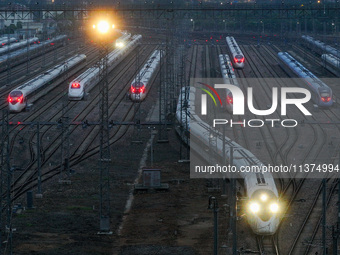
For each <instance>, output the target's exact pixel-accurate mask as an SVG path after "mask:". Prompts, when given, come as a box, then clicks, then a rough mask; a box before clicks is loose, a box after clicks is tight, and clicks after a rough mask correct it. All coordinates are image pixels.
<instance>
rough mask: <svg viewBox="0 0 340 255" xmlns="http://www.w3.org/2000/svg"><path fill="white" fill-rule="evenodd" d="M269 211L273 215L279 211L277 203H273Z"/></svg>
mask: <svg viewBox="0 0 340 255" xmlns="http://www.w3.org/2000/svg"><path fill="white" fill-rule="evenodd" d="M270 211H271V212H273V213H277V212H278V211H279V205H278V204H277V203H273V204H271V205H270Z"/></svg>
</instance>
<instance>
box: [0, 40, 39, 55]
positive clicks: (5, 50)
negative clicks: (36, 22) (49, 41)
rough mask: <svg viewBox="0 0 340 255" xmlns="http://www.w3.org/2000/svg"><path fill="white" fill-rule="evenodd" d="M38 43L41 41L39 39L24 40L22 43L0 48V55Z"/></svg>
mask: <svg viewBox="0 0 340 255" xmlns="http://www.w3.org/2000/svg"><path fill="white" fill-rule="evenodd" d="M37 41H39V38H38V37H33V38H29V39H27V40H23V41H20V42H17V43H11V44H10V45H7V46H4V47H2V48H0V55H3V54H6V53H8V52H10V51H13V50H17V49H20V48H22V47H25V46H27V44H31V43H34V42H37Z"/></svg>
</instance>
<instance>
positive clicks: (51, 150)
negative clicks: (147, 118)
mask: <svg viewBox="0 0 340 255" xmlns="http://www.w3.org/2000/svg"><path fill="white" fill-rule="evenodd" d="M131 63H132V64H131ZM131 65H133V60H131V61H129V62H128V66H127V67H126V66H124V69H125V71H124V72H121V75H120V76H119V77H117V76H116V77H115V78H113V80H110V84H112V83H114V84H115V83H117V82H118V80H119V79H120V78H121V77H123V76H124V75H126V71H128V70H130V69H131ZM113 87H114V86H112V85H111V87H110V91H112V90H113ZM120 91H121V92H120V93H119V97H120V99H119V101H118V102H117V100H115V99H114V100H112V104H116V106H115V109H116V108H117V107H118V106H119V105H121V103H122V101H123V99H125V94H126V91H127V85H126V84H125V86H124V89H121V90H120ZM98 100H99V95H96V96H95V97H94V98H93V100H92V102H91V103H90V104H88V106H87V107H86V108H85V109H84V111H83V112H82V113H83V114H84V115H81V114H78V115H77V118H80V117H84V118H86V116H88V115H89V114H91V113H92V112H93V110H94V108H96V106H97V104H98ZM71 103H75V102H71ZM112 104H111V105H110V116H111V115H112V112H113V111H114V109H112ZM130 105H131V106H130V108H129V109H128V111H127V112H126V114H125V116H123V119H122V121H124V120H126V119H128V120H130V119H131V118H132V116H133V111H132V110H131V109H132V103H131V104H130ZM59 113H60V112H59ZM75 129H76V127H75V128H74V129H73V130H71V134H73V132H74V131H75ZM121 129H122V130H123V132H122V131H121ZM92 130H95V131H96V132H94V133H95V135H88V136H86V137H87V138H86V139H85V140H84V142H82V143H80V144H79V145H78V146H77V148H80V147H82V148H83V149H84V150H83V153H80V154H78V155H77V154H76V151H77V149H75V150H74V152H73V153H71V154H70V155H71V157H70V165H71V166H75V165H76V164H78V163H79V162H81V161H82V160H84V159H86V158H88V157H89V154H91V155H94V154H96V153H97V152H98V150H99V146H98V145H96V146H93V147H92V148H89V146H90V145H93V142H94V141H95V138H96V137H97V135H98V131H99V130H98V129H97V128H93V129H92ZM127 130H128V129H127V128H122V127H118V128H117V130H116V132H115V133H114V134H113V135H111V137H110V144H113V143H114V142H116V141H118V140H119V139H120V138H121V137H122V136H123V135H124V134H125V133H126V132H127ZM47 131H48V129H46V130H45V131H44V133H43V135H42V139H43V137H44V136H45V134H46V133H47ZM33 137H34V135H32V140H34V139H33ZM89 137H90V138H89ZM58 139H59V137H55V138H54V139H50V144H52V146H50V145H45V147H46V150H45V151H44V152H43V154H45V158H44V161H43V162H42V166H44V165H45V164H46V163H47V162H48V160H49V159H50V157H51V156H52V155H55V153H56V151H57V149H58V147H59V144H58V142H57V141H58ZM89 139H90V141H89ZM84 143H87V145H86V146H85V145H84ZM53 145H55V146H53ZM34 164H35V160H34V161H33V162H32V164H31V166H30V168H32V167H33V166H34ZM57 170H58V167H56V168H53V169H51V170H49V171H45V172H44V173H43V176H44V179H43V181H45V180H47V179H50V178H52V177H53V176H55V175H56V174H58V171H57ZM35 172H36V170H35V168H33V169H31V173H30V174H28V177H27V172H26V173H25V175H26V177H25V180H24V181H20V183H22V185H21V186H20V188H15V189H14V191H15V198H17V197H19V196H20V195H21V194H23V193H24V192H25V190H27V189H28V188H30V187H31V185H32V184H33V186H34V185H35V184H34V183H35V179H34V177H35ZM20 179H21V178H18V179H17V180H16V182H19V180H20Z"/></svg>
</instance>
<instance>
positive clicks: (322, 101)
mask: <svg viewBox="0 0 340 255" xmlns="http://www.w3.org/2000/svg"><path fill="white" fill-rule="evenodd" d="M278 57H279V59H280V64H281V67H282V68H283V69H284V70H285V71H286V72H287V73H291V72H293V73H294V74H295V75H297V76H298V77H299V78H301V79H302V80H303V81H304V84H305V85H306V87H307V89H308V90H309V91H310V92H311V94H312V99H313V101H314V103H315V104H317V105H318V106H321V107H330V106H332V105H333V94H332V89H331V88H330V87H328V86H327V85H326V84H325V83H324V82H322V81H321V80H320V79H319V78H318V77H316V76H315V75H314V74H313V73H312V72H311V71H309V70H308V69H307V68H305V67H304V66H303V65H302V64H301V63H299V62H298V61H297V60H296V59H295V58H293V57H292V56H291V55H290V54H289V53H288V52H279V53H278Z"/></svg>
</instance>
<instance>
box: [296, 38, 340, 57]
mask: <svg viewBox="0 0 340 255" xmlns="http://www.w3.org/2000/svg"><path fill="white" fill-rule="evenodd" d="M302 39H304V40H305V41H306V42H307V45H308V47H309V48H311V49H312V50H314V51H316V52H318V53H319V54H320V55H322V54H324V53H329V54H333V55H334V56H336V57H338V58H340V50H338V49H336V48H334V47H332V46H329V45H327V44H325V43H324V42H321V41H319V40H316V39H314V38H313V37H311V36H308V35H303V36H302Z"/></svg>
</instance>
